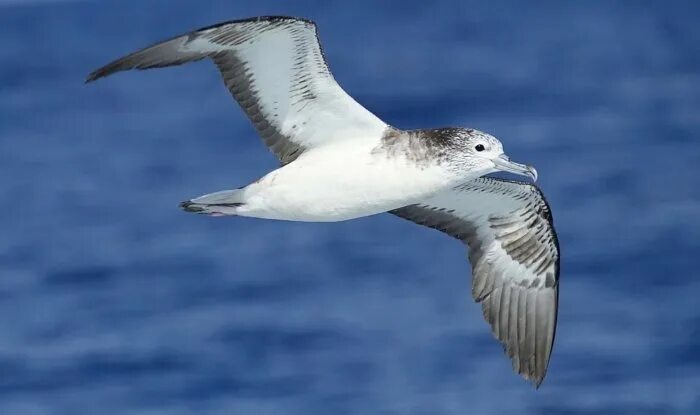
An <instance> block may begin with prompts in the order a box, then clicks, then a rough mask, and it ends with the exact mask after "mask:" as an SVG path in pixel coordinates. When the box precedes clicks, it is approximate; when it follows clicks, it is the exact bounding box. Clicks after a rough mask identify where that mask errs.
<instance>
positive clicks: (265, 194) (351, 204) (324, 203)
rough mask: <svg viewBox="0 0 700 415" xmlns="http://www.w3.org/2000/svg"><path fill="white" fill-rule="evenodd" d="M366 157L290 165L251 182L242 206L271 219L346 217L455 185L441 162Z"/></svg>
mask: <svg viewBox="0 0 700 415" xmlns="http://www.w3.org/2000/svg"><path fill="white" fill-rule="evenodd" d="M299 161H305V160H299ZM312 161H313V160H312ZM361 161H362V162H360V163H358V162H357V160H355V161H354V162H352V163H348V162H344V161H342V160H336V162H335V163H333V160H324V162H323V163H313V162H307V163H299V164H298V165H297V166H293V165H294V163H292V164H290V165H287V166H285V167H283V168H280V169H278V170H276V171H274V172H272V173H270V174H268V175H267V176H265V177H264V178H263V179H261V180H260V181H259V182H258V183H255V184H254V185H251V192H250V198H249V199H248V200H247V201H246V206H243V207H241V208H240V209H239V212H240V214H241V215H243V216H255V217H260V218H267V219H282V220H295V221H309V222H335V221H343V220H348V219H354V218H358V217H362V216H369V215H374V214H377V213H382V212H386V211H388V210H392V209H397V208H399V207H403V206H406V205H409V204H412V203H417V202H418V201H420V200H422V199H424V198H426V197H429V196H431V195H432V194H434V193H436V192H438V191H440V190H442V189H444V188H446V187H447V186H449V185H451V183H449V181H448V180H447V178H446V177H445V174H444V173H443V171H442V170H441V169H437V168H435V167H426V168H422V169H419V168H418V167H416V166H415V165H412V164H410V163H406V162H403V161H401V160H399V161H396V160H394V161H389V160H386V159H383V158H376V157H367V159H366V160H361ZM295 163H296V162H295Z"/></svg>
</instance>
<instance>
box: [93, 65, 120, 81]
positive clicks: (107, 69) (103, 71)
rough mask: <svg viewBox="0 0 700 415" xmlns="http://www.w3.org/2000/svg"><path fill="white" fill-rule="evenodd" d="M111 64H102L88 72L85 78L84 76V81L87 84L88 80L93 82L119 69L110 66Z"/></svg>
mask: <svg viewBox="0 0 700 415" xmlns="http://www.w3.org/2000/svg"><path fill="white" fill-rule="evenodd" d="M112 65H113V64H108V65H106V66H103V67H101V68H99V69H96V70H94V71H92V72H90V74H89V75H88V76H87V78H85V83H86V84H89V83H90V82H94V81H96V80H98V79H100V78H104V77H105V76H107V75H110V74H112V73H114V72H117V71H118V70H119V69H114V68H112Z"/></svg>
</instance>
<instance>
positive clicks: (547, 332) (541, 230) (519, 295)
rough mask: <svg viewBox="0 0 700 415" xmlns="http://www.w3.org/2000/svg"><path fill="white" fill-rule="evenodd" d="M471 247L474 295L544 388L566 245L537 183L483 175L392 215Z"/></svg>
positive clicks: (524, 370) (514, 356)
mask: <svg viewBox="0 0 700 415" xmlns="http://www.w3.org/2000/svg"><path fill="white" fill-rule="evenodd" d="M391 213H393V214H395V215H397V216H400V217H402V218H405V219H408V220H410V221H413V222H415V223H417V224H419V225H425V226H428V227H431V228H435V229H437V230H440V231H442V232H445V233H447V234H448V235H451V236H453V237H455V238H457V239H459V240H461V241H463V242H464V243H466V244H467V245H468V246H469V261H470V262H471V265H472V275H473V281H472V296H473V297H474V300H475V301H477V302H479V303H481V307H482V309H483V312H484V318H485V319H486V320H487V321H488V322H489V324H490V325H491V330H492V332H493V334H494V336H495V337H496V338H497V339H498V340H500V341H501V343H502V344H503V346H504V348H505V350H506V352H507V353H508V356H510V358H511V360H512V363H513V369H514V370H515V371H516V372H518V373H520V374H521V375H522V376H523V377H525V378H526V379H528V380H530V381H532V382H533V383H534V384H535V385H536V386H539V385H540V383H541V382H542V379H543V378H544V376H545V374H546V371H547V365H548V364H549V356H550V354H551V351H552V344H553V342H554V332H555V329H556V323H557V301H558V291H559V284H558V281H559V245H558V242H557V236H556V233H555V231H554V225H553V223H552V215H551V212H550V209H549V206H548V204H547V202H546V201H545V199H544V196H543V195H542V193H541V191H540V190H539V189H538V188H537V187H536V186H534V185H532V184H527V183H522V182H513V181H507V180H502V179H496V178H491V177H482V178H479V179H476V180H473V181H470V182H468V183H466V184H464V185H461V186H459V187H457V188H454V189H451V190H448V191H445V192H442V193H439V194H438V195H436V196H434V197H432V198H430V199H428V200H425V201H423V202H421V203H418V204H415V205H410V206H406V207H403V208H401V209H396V210H393V211H391Z"/></svg>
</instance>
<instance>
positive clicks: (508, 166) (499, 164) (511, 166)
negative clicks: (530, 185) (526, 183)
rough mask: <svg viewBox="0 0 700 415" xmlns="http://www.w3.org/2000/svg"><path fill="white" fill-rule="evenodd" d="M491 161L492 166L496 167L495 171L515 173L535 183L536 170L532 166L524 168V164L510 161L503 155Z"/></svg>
mask: <svg viewBox="0 0 700 415" xmlns="http://www.w3.org/2000/svg"><path fill="white" fill-rule="evenodd" d="M492 161H493V164H495V165H496V169H498V170H500V171H507V172H508V173H515V174H519V175H522V176H528V177H530V178H531V179H532V181H533V182H536V181H537V170H535V168H534V167H532V166H526V165H524V164H520V163H516V162H514V161H510V158H508V156H506V155H505V154H501V155H500V156H498V157H496V158H494V159H493V160H492Z"/></svg>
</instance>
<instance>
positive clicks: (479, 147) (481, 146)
mask: <svg viewBox="0 0 700 415" xmlns="http://www.w3.org/2000/svg"><path fill="white" fill-rule="evenodd" d="M474 149H475V150H476V151H484V145H483V144H477V145H476V147H474Z"/></svg>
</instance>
